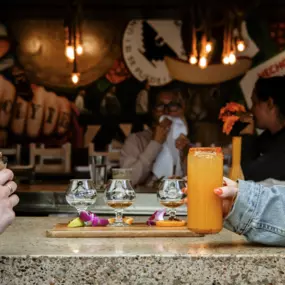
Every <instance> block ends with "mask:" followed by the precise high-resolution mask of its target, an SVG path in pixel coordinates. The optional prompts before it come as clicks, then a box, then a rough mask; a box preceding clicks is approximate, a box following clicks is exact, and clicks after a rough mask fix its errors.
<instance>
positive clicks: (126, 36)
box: [0, 19, 278, 149]
mask: <svg viewBox="0 0 285 285" xmlns="http://www.w3.org/2000/svg"><path fill="white" fill-rule="evenodd" d="M8 24H9V30H11V31H12V34H11V35H9V36H10V37H9V38H11V39H12V41H13V43H11V42H10V41H7V39H6V38H5V35H6V36H8V33H7V29H6V28H5V27H4V26H3V25H2V26H0V36H1V33H2V34H3V35H4V37H0V72H1V74H2V75H1V77H0V128H1V130H0V147H3V146H7V145H11V144H14V143H22V144H26V143H29V142H32V141H33V142H41V143H45V144H47V145H54V146H56V145H60V144H62V143H64V142H66V141H71V142H72V144H73V147H82V146H83V138H84V133H85V135H86V133H88V128H89V127H90V126H92V125H100V130H99V131H98V132H96V133H94V134H93V135H92V133H91V135H90V138H89V139H88V142H91V141H93V142H95V145H96V148H97V147H98V149H103V148H104V147H105V146H106V145H107V144H108V143H110V142H111V140H112V139H114V138H116V139H117V140H119V141H121V142H123V141H124V139H125V137H126V134H125V133H124V132H122V130H121V129H120V127H119V124H120V123H124V124H132V127H131V129H132V131H138V130H141V129H142V128H143V126H144V125H145V124H147V123H149V119H150V114H149V113H148V112H147V111H148V110H149V109H148V106H147V105H148V103H149V102H150V101H151V100H150V99H151V97H152V94H154V93H155V92H156V90H157V89H158V87H159V86H161V85H167V86H169V88H175V89H177V88H178V89H180V90H181V93H182V94H183V96H184V98H185V100H186V102H187V112H186V113H187V119H188V121H189V123H190V126H191V130H192V131H191V135H192V138H193V140H199V141H203V142H204V143H205V144H211V143H215V142H222V141H224V139H225V138H224V137H223V136H220V135H219V131H220V126H219V122H218V121H217V117H218V111H219V109H220V107H221V106H222V105H224V104H225V102H227V101H232V100H234V101H239V102H243V100H244V98H243V94H242V92H241V90H240V89H239V84H238V83H239V81H240V77H237V78H233V79H232V80H229V81H227V82H224V83H221V82H219V83H215V84H210V83H209V84H208V85H207V86H205V84H196V85H194V84H191V83H190V84H189V81H187V80H185V82H182V81H181V79H180V80H173V78H171V76H170V73H169V70H168V68H167V65H166V62H165V56H169V57H173V58H174V59H175V60H177V61H178V60H179V61H180V62H182V61H186V60H187V57H186V54H187V52H188V51H187V48H185V40H184V38H183V37H184V36H183V33H185V31H184V30H182V27H183V26H182V23H181V22H180V21H173V20H168V21H161V20H145V21H142V20H133V21H130V22H129V23H125V22H112V21H109V22H101V21H86V22H84V25H83V45H84V50H85V51H86V54H84V55H82V57H80V58H79V61H78V67H79V71H80V73H81V74H82V76H81V78H80V84H79V85H77V86H74V85H73V83H72V82H71V80H70V73H71V70H72V64H70V63H68V61H67V60H66V57H65V56H64V29H63V23H62V22H61V21H53V20H51V21H43V20H22V21H14V22H11V23H8ZM260 30H262V31H264V29H259V27H258V21H256V20H252V19H249V20H248V21H247V30H246V31H247V32H248V34H249V35H250V37H251V38H252V43H253V44H254V45H252V47H253V50H254V52H252V54H251V56H250V57H253V66H256V65H258V64H259V63H261V62H263V61H264V60H266V59H268V58H270V57H271V56H272V54H274V52H273V53H272V51H273V50H274V49H273V48H271V47H270V48H269V45H271V43H269V41H268V36H267V35H265V34H262V33H260ZM169 31H171V32H169ZM183 31H184V32H183ZM186 46H187V45H186ZM185 50H186V52H185ZM276 53H278V49H276ZM1 56H2V57H1ZM15 62H16V63H15ZM213 72H216V71H213ZM188 77H189V76H188ZM146 80H148V81H149V84H150V85H151V90H149V91H147V92H146V89H147V88H146ZM145 94H147V95H146V96H145ZM142 95H143V96H142ZM140 98H143V99H140ZM137 99H138V100H137ZM139 100H142V101H143V102H141V106H143V108H137V106H138V105H139V104H140V102H138V101H139ZM78 102H81V103H80V104H81V105H80V104H78ZM75 103H76V104H75ZM76 105H77V107H76ZM79 105H80V106H83V107H82V109H81V108H79ZM114 106H115V107H116V108H114ZM110 110H111V111H110ZM141 110H143V111H141ZM199 130H200V131H199ZM205 134H207V136H205Z"/></svg>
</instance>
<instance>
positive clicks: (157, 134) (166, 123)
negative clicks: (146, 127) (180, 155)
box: [153, 118, 172, 144]
mask: <svg viewBox="0 0 285 285" xmlns="http://www.w3.org/2000/svg"><path fill="white" fill-rule="evenodd" d="M171 124H172V122H171V121H170V120H169V119H167V118H165V119H164V120H163V121H162V122H160V123H159V124H158V125H157V126H156V127H155V129H154V132H153V140H154V141H156V142H158V143H160V144H163V143H164V142H165V140H166V138H167V135H168V132H169V130H170V126H171Z"/></svg>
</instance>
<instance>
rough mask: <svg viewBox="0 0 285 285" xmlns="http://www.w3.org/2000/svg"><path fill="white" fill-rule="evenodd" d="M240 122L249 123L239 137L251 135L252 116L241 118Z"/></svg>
mask: <svg viewBox="0 0 285 285" xmlns="http://www.w3.org/2000/svg"><path fill="white" fill-rule="evenodd" d="M240 121H241V122H243V123H249V124H248V125H247V126H246V127H245V128H244V129H243V130H242V131H241V132H240V134H241V135H253V134H254V129H255V126H254V119H253V116H252V115H248V114H247V115H245V116H241V118H240Z"/></svg>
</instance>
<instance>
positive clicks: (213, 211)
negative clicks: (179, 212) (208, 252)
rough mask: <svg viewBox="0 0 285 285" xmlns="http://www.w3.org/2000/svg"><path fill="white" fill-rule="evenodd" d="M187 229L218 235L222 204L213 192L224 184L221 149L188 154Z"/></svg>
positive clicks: (195, 150) (220, 225)
mask: <svg viewBox="0 0 285 285" xmlns="http://www.w3.org/2000/svg"><path fill="white" fill-rule="evenodd" d="M187 172H188V228H189V229H190V230H191V231H193V232H196V233H202V234H212V233H218V232H219V231H221V229H222V227H223V215H222V202H221V199H220V198H219V197H217V196H216V195H215V194H214V189H215V188H217V187H221V186H222V185H223V154H222V150H221V148H204V147H201V148H191V149H190V150H189V154H188V169H187Z"/></svg>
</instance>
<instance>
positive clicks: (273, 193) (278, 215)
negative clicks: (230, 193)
mask: <svg viewBox="0 0 285 285" xmlns="http://www.w3.org/2000/svg"><path fill="white" fill-rule="evenodd" d="M224 226H225V228H227V229H229V230H231V231H233V232H236V233H238V234H242V235H244V236H245V237H246V238H247V239H248V240H249V241H251V242H258V243H263V244H267V245H277V246H285V186H281V185H280V186H277V185H276V186H272V187H265V186H263V185H261V184H257V183H254V182H249V181H239V193H238V196H237V198H236V201H235V204H234V206H233V209H232V210H231V212H230V213H229V215H228V216H227V217H226V218H225V221H224Z"/></svg>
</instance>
